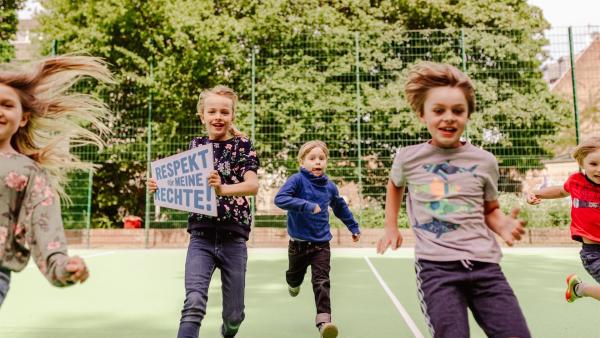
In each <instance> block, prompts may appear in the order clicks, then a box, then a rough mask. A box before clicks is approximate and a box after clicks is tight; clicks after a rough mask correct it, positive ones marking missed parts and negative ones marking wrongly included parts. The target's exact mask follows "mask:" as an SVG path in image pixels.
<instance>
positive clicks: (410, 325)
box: [364, 256, 425, 338]
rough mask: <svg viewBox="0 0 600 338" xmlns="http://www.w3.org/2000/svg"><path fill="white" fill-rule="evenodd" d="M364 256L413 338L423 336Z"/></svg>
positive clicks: (422, 337)
mask: <svg viewBox="0 0 600 338" xmlns="http://www.w3.org/2000/svg"><path fill="white" fill-rule="evenodd" d="M364 258H365V260H366V261H367V264H368V265H369V267H370V268H371V271H373V274H374V275H375V278H377V280H378V281H379V284H381V287H383V290H384V291H385V293H387V295H388V297H390V299H391V301H392V303H394V305H395V306H396V309H398V312H400V315H402V318H403V319H404V321H405V322H406V325H408V328H409V329H410V330H411V331H412V333H413V335H414V336H415V338H425V337H424V336H423V334H422V333H421V331H419V328H418V327H417V324H415V322H414V321H413V320H412V318H410V315H409V314H408V312H406V309H405V308H404V306H402V304H401V303H400V301H399V300H398V298H396V296H395V295H394V293H393V292H392V290H390V288H389V287H388V286H387V284H386V283H385V281H384V280H383V278H381V275H379V272H377V269H375V266H373V263H371V261H370V260H369V257H367V256H364Z"/></svg>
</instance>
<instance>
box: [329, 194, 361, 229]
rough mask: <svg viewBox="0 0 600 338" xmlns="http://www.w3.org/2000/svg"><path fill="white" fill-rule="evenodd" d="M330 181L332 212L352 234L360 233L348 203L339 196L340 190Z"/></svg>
mask: <svg viewBox="0 0 600 338" xmlns="http://www.w3.org/2000/svg"><path fill="white" fill-rule="evenodd" d="M330 183H331V186H330V191H331V193H332V197H331V209H332V210H333V214H334V215H335V216H336V217H337V218H339V219H340V221H342V222H343V223H344V224H345V225H346V227H347V228H348V230H350V232H351V233H352V234H353V235H356V234H360V228H359V226H358V222H357V221H356V220H355V219H354V216H353V215H352V211H350V208H349V207H348V204H347V203H346V201H344V199H343V198H342V196H340V192H339V190H338V188H337V187H336V186H335V184H333V182H330Z"/></svg>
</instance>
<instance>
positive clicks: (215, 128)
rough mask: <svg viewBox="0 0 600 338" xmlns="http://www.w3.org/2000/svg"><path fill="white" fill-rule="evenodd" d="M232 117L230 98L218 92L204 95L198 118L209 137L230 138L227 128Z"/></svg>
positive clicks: (221, 139)
mask: <svg viewBox="0 0 600 338" xmlns="http://www.w3.org/2000/svg"><path fill="white" fill-rule="evenodd" d="M234 118H235V115H234V111H233V101H232V100H231V99H230V98H228V97H225V96H222V95H218V94H210V95H208V96H207V97H206V99H205V100H204V109H203V111H202V114H201V115H200V120H201V121H202V123H203V124H204V126H205V127H206V132H207V133H208V138H209V139H211V140H213V141H225V140H227V139H228V138H230V135H229V130H230V128H231V125H232V123H233V121H234Z"/></svg>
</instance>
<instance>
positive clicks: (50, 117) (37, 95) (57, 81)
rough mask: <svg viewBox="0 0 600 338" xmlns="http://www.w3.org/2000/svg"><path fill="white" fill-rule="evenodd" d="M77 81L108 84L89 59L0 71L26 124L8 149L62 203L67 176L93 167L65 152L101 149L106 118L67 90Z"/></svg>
mask: <svg viewBox="0 0 600 338" xmlns="http://www.w3.org/2000/svg"><path fill="white" fill-rule="evenodd" d="M82 77H91V78H94V79H97V80H99V81H102V82H106V83H112V82H113V79H112V75H111V73H110V71H109V70H108V68H107V66H106V63H104V62H103V61H102V60H101V59H99V58H95V57H90V56H80V55H63V56H58V57H51V58H46V59H42V60H40V61H38V62H36V63H34V64H33V65H29V66H28V67H27V68H17V69H16V70H4V71H3V70H0V84H3V85H6V86H8V87H11V88H12V89H13V90H15V92H16V93H17V95H18V97H19V101H20V103H21V106H22V108H23V114H27V116H28V122H27V124H26V125H25V126H23V127H20V128H19V129H18V130H17V132H16V133H15V134H14V135H13V136H12V137H11V140H10V142H11V145H12V146H13V148H14V149H15V150H16V151H17V152H19V153H21V154H24V155H26V156H28V157H30V158H31V159H33V160H34V161H35V162H36V163H37V164H38V165H39V166H40V167H41V168H42V169H44V170H45V171H46V172H47V174H48V178H49V181H50V184H51V186H52V187H53V188H54V189H55V190H56V192H58V194H59V195H60V196H61V197H64V198H66V199H67V201H68V196H66V194H65V191H64V188H63V185H64V184H65V183H66V179H67V173H68V172H70V171H72V170H76V169H89V170H93V169H94V168H95V167H96V166H95V165H94V164H93V163H87V162H82V161H81V160H80V159H79V158H77V157H76V156H75V155H73V154H71V147H74V146H83V145H95V146H98V147H99V148H100V149H102V148H103V146H104V144H105V143H104V141H103V139H102V136H104V135H107V134H108V133H109V132H110V130H109V129H108V127H107V126H106V124H105V122H106V121H107V119H108V118H109V117H110V114H109V110H108V109H107V108H106V105H105V104H104V103H103V102H101V101H100V100H99V99H97V98H95V97H93V96H91V95H85V94H81V93H76V92H74V91H72V90H71V89H72V87H73V85H74V84H75V83H77V81H78V80H79V79H81V78H82Z"/></svg>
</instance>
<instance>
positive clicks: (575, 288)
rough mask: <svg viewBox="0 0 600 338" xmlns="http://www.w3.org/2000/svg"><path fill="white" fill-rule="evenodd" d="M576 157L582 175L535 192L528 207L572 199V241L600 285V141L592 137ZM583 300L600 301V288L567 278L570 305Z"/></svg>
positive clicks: (566, 295) (570, 276)
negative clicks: (560, 199)
mask: <svg viewBox="0 0 600 338" xmlns="http://www.w3.org/2000/svg"><path fill="white" fill-rule="evenodd" d="M573 157H574V158H575V160H577V163H578V164H579V167H580V168H581V169H583V172H580V173H576V174H573V175H571V176H570V177H569V178H568V179H567V181H566V182H565V184H564V185H562V186H554V187H547V188H544V189H540V190H534V191H531V192H529V193H527V195H526V199H527V203H529V204H539V203H540V202H541V201H542V199H551V198H563V197H567V196H569V195H570V196H571V200H572V207H571V238H572V239H574V240H576V241H579V242H581V251H580V256H581V262H582V263H583V267H584V268H585V270H586V271H587V272H588V273H589V274H590V275H591V276H592V277H594V279H595V280H596V282H598V283H600V137H598V136H597V137H591V138H589V139H587V140H586V141H584V142H582V143H581V144H580V145H579V146H577V147H576V148H575V151H574V152H573ZM581 297H592V298H594V299H597V300H600V285H598V284H590V283H584V282H583V281H582V279H581V278H580V277H579V276H577V275H576V274H571V275H569V276H568V277H567V291H566V292H565V298H566V299H567V301H568V302H569V303H572V302H574V301H575V300H576V299H578V298H581Z"/></svg>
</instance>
